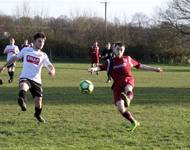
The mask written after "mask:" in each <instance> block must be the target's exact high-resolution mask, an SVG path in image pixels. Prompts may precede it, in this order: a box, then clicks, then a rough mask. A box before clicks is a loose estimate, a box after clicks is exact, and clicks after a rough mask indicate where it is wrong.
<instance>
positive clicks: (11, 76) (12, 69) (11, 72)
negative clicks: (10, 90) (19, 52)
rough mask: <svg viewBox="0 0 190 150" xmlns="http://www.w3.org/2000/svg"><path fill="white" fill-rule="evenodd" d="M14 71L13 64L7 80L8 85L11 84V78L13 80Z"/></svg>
mask: <svg viewBox="0 0 190 150" xmlns="http://www.w3.org/2000/svg"><path fill="white" fill-rule="evenodd" d="M14 71H15V66H14V64H13V66H12V67H10V75H9V76H10V79H9V83H11V82H13V78H14Z"/></svg>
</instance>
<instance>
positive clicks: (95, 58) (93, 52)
mask: <svg viewBox="0 0 190 150" xmlns="http://www.w3.org/2000/svg"><path fill="white" fill-rule="evenodd" d="M90 57H91V67H95V66H96V67H97V66H98V64H99V62H100V58H99V46H98V42H97V41H96V42H95V43H94V44H93V45H92V46H91V48H90ZM96 74H97V75H98V71H97V72H96Z"/></svg>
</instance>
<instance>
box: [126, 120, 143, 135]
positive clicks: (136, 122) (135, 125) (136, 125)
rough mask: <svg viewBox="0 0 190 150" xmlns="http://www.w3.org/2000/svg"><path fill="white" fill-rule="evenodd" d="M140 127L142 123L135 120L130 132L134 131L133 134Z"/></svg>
mask: <svg viewBox="0 0 190 150" xmlns="http://www.w3.org/2000/svg"><path fill="white" fill-rule="evenodd" d="M139 126H140V122H138V121H136V120H134V122H133V123H131V126H130V127H129V129H128V131H132V132H133V131H134V130H135V129H136V128H137V127H139Z"/></svg>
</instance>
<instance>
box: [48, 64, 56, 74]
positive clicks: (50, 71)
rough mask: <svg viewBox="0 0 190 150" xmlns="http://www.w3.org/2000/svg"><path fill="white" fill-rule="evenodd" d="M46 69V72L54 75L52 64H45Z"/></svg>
mask: <svg viewBox="0 0 190 150" xmlns="http://www.w3.org/2000/svg"><path fill="white" fill-rule="evenodd" d="M47 69H48V74H49V75H50V76H52V77H53V76H54V75H55V67H54V66H53V65H52V64H49V65H47Z"/></svg>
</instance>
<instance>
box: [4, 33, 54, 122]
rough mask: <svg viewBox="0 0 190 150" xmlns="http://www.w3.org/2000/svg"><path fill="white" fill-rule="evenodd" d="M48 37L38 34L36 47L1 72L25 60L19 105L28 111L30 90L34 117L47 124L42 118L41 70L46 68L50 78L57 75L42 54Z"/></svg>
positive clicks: (15, 57)
mask: <svg viewBox="0 0 190 150" xmlns="http://www.w3.org/2000/svg"><path fill="white" fill-rule="evenodd" d="M45 40H46V36H45V34H44V33H43V32H39V33H36V34H35V35H34V47H25V48H23V49H22V51H20V52H19V53H18V54H17V55H16V56H14V57H12V58H11V59H10V60H9V61H8V62H7V63H6V64H5V65H4V66H3V67H0V71H3V70H4V69H5V67H7V66H8V65H9V64H12V63H14V62H15V61H17V60H19V59H22V58H23V68H22V72H21V75H20V82H19V88H20V91H19V98H18V104H19V106H20V107H21V110H22V111H26V109H27V107H26V100H27V97H26V92H27V91H28V90H30V92H31V94H32V96H33V98H34V101H35V113H34V117H36V119H37V120H38V121H39V122H45V120H44V118H43V117H42V116H41V112H42V96H43V95H42V92H43V91H42V81H41V70H42V67H43V66H45V67H46V68H47V69H48V73H49V75H50V76H54V75H55V68H54V66H53V65H52V63H51V62H50V61H49V58H48V56H47V54H46V53H44V52H42V48H43V46H44V43H45Z"/></svg>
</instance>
